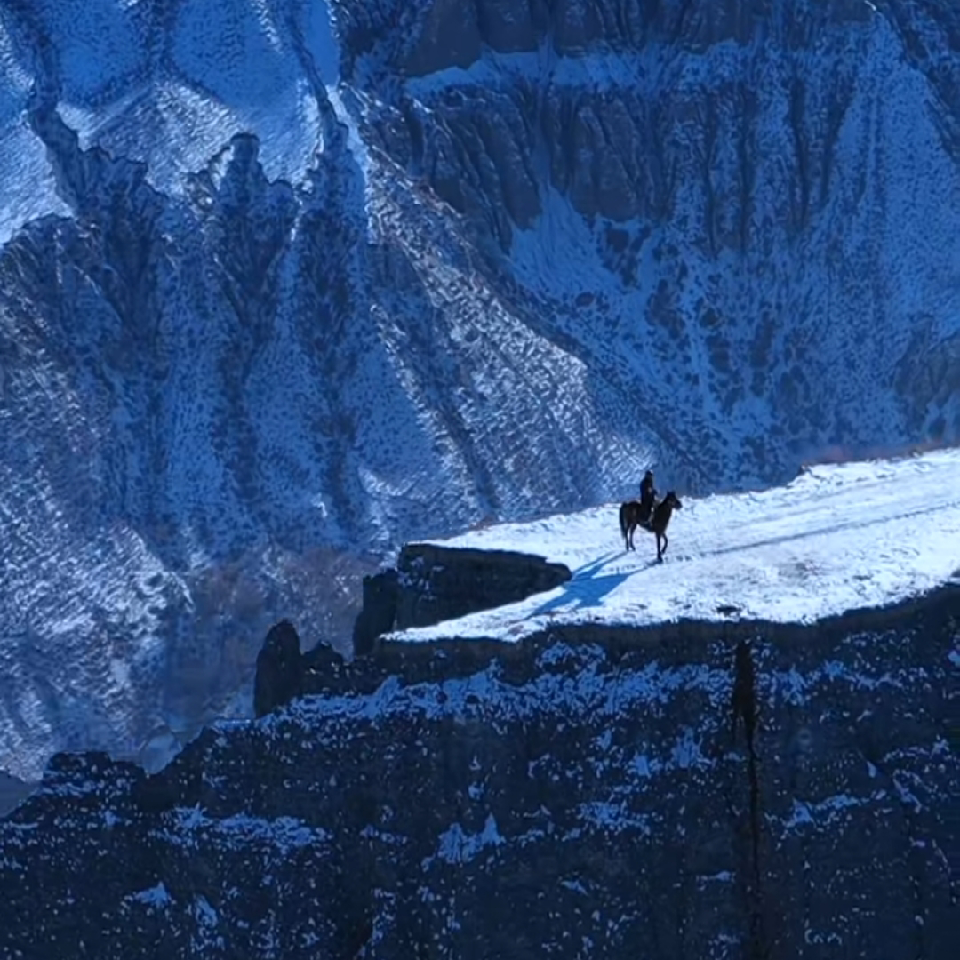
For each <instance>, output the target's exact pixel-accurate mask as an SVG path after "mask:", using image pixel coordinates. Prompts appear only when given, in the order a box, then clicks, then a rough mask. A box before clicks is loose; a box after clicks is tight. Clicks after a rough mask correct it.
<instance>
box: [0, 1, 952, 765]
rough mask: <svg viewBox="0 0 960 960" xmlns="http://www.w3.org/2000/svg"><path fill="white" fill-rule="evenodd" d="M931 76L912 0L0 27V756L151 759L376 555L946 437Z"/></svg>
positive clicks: (49, 20)
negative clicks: (279, 627)
mask: <svg viewBox="0 0 960 960" xmlns="http://www.w3.org/2000/svg"><path fill="white" fill-rule="evenodd" d="M464 11H466V13H467V15H463V14H464ZM958 52H960V8H958V7H955V6H953V5H947V4H939V5H934V4H930V3H927V2H921V0H898V2H892V0H889V2H883V0H880V2H877V3H875V4H868V3H862V2H859V0H849V2H841V3H832V4H827V5H825V4H822V3H819V2H812V0H810V2H808V0H797V2H793V0H791V2H786V0H777V2H774V3H761V2H759V0H734V2H731V3H727V4H723V5H717V4H715V3H714V2H712V0H695V2H692V3H688V2H681V0H667V2H663V3H658V4H649V3H641V2H633V0H630V2H621V0H571V2H569V3H563V4H545V3H540V2H534V3H530V4H521V5H519V6H518V5H516V4H512V3H504V2H502V0H473V2H472V3H471V4H468V5H467V6H466V7H463V6H461V5H458V4H455V3H447V2H442V0H413V2H409V0H365V2H346V0H316V2H310V3H305V2H302V0H165V2H156V3H144V2H138V3H133V2H128V0H30V2H26V0H11V2H8V3H6V4H3V5H2V7H0V178H2V182H3V191H2V195H0V243H2V244H3V246H2V249H0V544H2V555H0V667H2V680H0V770H5V771H7V772H9V773H15V774H16V775H17V776H20V777H26V778H31V777H35V776H37V775H38V774H39V771H40V770H41V769H42V767H43V764H44V763H45V761H46V759H47V758H48V757H49V756H50V754H51V753H52V752H54V751H55V750H57V749H63V748H70V749H74V748H82V747H102V748H104V749H110V750H112V751H114V752H115V753H116V754H118V755H122V756H130V757H137V758H141V759H143V758H147V759H148V760H149V763H150V765H155V764H156V763H159V762H161V761H162V759H163V758H165V757H167V756H169V754H170V753H171V752H173V751H175V750H176V749H178V747H179V744H180V743H182V742H183V741H185V740H187V739H189V738H190V736H192V735H193V733H194V732H195V731H196V730H197V729H198V727H199V726H200V725H201V724H202V723H203V722H205V721H207V720H209V719H210V718H212V717H216V716H222V715H225V714H227V715H237V714H243V713H244V712H246V711H247V710H248V706H249V684H250V679H251V674H252V668H253V661H254V658H255V655H256V651H257V649H258V647H259V645H260V643H261V642H262V640H263V636H264V633H265V631H266V629H267V628H268V626H269V625H270V624H271V623H273V622H275V621H276V620H277V619H279V618H280V617H284V616H286V617H290V618H292V619H293V620H295V621H296V623H297V625H298V628H299V629H300V631H301V636H303V637H304V639H305V641H306V642H308V643H312V642H313V641H315V640H318V639H321V638H323V639H326V640H329V641H330V642H332V643H334V644H337V645H339V646H340V647H341V649H345V648H346V646H347V642H348V636H349V632H350V624H351V623H352V618H353V614H354V613H355V612H356V608H357V588H358V584H359V582H360V578H361V576H362V574H363V573H365V572H367V571H370V570H373V569H375V568H376V565H377V563H378V562H379V560H380V559H381V558H382V557H383V556H384V555H386V554H389V552H390V551H391V550H393V549H395V548H396V547H397V546H398V545H399V544H401V543H402V542H404V541H407V540H411V539H417V538H424V537H434V536H446V535H449V534H451V533H454V532H456V531H458V530H463V529H466V528H468V527H470V526H471V525H472V524H475V523H478V522H481V521H487V520H495V521H523V520H530V519H532V518H535V517H538V516H542V515H543V514H545V513H565V514H569V513H576V512H577V511H581V510H583V509H585V508H589V507H593V506H595V505H597V504H602V503H609V502H611V501H614V500H616V499H618V498H620V497H622V496H625V495H626V494H627V493H628V492H630V491H633V490H635V489H636V482H637V478H638V476H639V474H640V473H641V472H642V470H643V468H644V467H645V466H647V465H648V464H649V463H651V462H652V463H655V464H656V465H657V468H658V472H659V474H660V475H661V476H662V477H663V478H664V479H665V480H666V478H670V481H669V482H670V483H671V485H675V486H677V487H678V488H681V489H683V490H685V491H687V492H689V493H691V494H697V495H705V494H708V493H710V492H718V491H729V490H738V489H739V490H742V489H747V488H756V487H759V486H763V485H769V484H771V483H782V482H784V481H785V480H787V479H789V478H790V477H792V476H793V475H794V474H795V472H796V469H797V467H798V465H799V464H800V463H801V462H803V461H805V460H807V459H810V458H814V457H817V456H819V455H821V454H822V453H823V452H824V451H825V450H829V451H832V452H833V453H836V454H838V455H843V456H852V455H863V454H865V453H872V454H877V453H881V452H889V451H894V450H900V449H902V448H903V447H904V446H905V445H910V444H914V443H924V442H932V443H949V442H953V441H955V440H956V439H957V437H958V436H960V260H958V255H957V247H956V243H955V238H956V236H958V235H960V175H958V157H960V113H958V107H957V104H958V103H960V96H958V91H960V56H958ZM691 509H692V510H693V516H694V517H696V516H698V511H700V510H701V509H706V508H705V507H701V505H700V504H699V503H697V504H695V505H692V507H691ZM692 522H693V520H689V519H685V516H684V517H680V518H678V519H677V521H676V523H677V528H676V529H677V533H678V534H682V531H683V529H684V524H685V523H687V524H689V523H692ZM675 549H676V550H677V555H678V556H679V555H682V552H683V551H685V550H686V548H685V547H684V546H683V544H682V540H678V541H677V543H676V545H675ZM668 566H669V564H668ZM661 575H662V574H660V573H658V574H657V576H661Z"/></svg>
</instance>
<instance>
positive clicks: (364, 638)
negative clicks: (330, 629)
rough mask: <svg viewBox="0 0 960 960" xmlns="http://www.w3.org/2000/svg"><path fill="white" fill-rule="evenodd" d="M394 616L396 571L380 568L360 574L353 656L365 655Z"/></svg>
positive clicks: (391, 623) (385, 631) (390, 623)
mask: <svg viewBox="0 0 960 960" xmlns="http://www.w3.org/2000/svg"><path fill="white" fill-rule="evenodd" d="M396 619H397V571H396V570H395V569H389V570H383V571H381V572H380V573H377V574H375V575H374V576H372V577H371V576H367V577H364V578H363V609H362V610H361V611H360V613H359V614H358V616H357V622H356V624H355V625H354V628H353V653H354V656H357V657H363V656H366V655H367V654H368V653H370V651H371V650H372V649H373V643H374V641H375V640H376V638H377V637H379V636H380V635H381V634H384V633H389V632H390V631H391V630H392V629H393V625H394V623H395V622H396Z"/></svg>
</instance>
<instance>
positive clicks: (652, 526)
mask: <svg viewBox="0 0 960 960" xmlns="http://www.w3.org/2000/svg"><path fill="white" fill-rule="evenodd" d="M682 507H683V504H682V503H681V502H680V500H679V499H678V498H677V495H676V493H674V492H673V490H671V491H670V492H669V493H668V494H667V495H666V496H665V497H664V498H663V499H662V500H661V501H660V502H659V503H658V504H657V505H656V506H655V507H654V508H653V515H652V516H651V517H650V519H649V520H647V519H646V518H644V516H643V513H644V512H645V511H644V510H643V507H642V506H641V504H640V501H639V500H628V501H627V502H626V503H621V504H620V535H621V536H622V537H623V545H624V546H625V547H626V548H627V550H636V549H637V548H636V547H635V546H634V545H633V532H634V530H636V529H637V527H642V528H643V529H644V530H646V531H648V532H649V533H652V534H654V535H655V536H656V538H657V563H663V555H664V554H665V553H666V552H667V547H668V546H669V545H670V540H669V539H668V537H667V526H668V525H669V523H670V517H671V516H672V514H673V511H674V508H676V509H678V510H679V509H681V508H682ZM661 540H662V541H663V547H662V548H661V547H660V541H661Z"/></svg>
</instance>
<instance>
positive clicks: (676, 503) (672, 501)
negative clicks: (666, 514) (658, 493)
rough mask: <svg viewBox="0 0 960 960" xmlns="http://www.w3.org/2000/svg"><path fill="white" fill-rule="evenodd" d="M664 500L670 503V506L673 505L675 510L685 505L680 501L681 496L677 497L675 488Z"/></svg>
mask: <svg viewBox="0 0 960 960" xmlns="http://www.w3.org/2000/svg"><path fill="white" fill-rule="evenodd" d="M663 502H664V503H669V504H670V506H671V507H673V508H674V509H675V510H680V509H681V508H682V507H683V504H682V503H681V502H680V500H679V498H678V497H677V495H676V493H675V492H674V491H673V490H671V491H670V492H669V493H668V494H667V495H666V496H665V497H664V498H663Z"/></svg>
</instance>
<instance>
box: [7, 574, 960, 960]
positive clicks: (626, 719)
mask: <svg viewBox="0 0 960 960" xmlns="http://www.w3.org/2000/svg"><path fill="white" fill-rule="evenodd" d="M284 631H292V628H290V627H289V626H288V625H287V626H284V625H278V627H277V631H275V634H274V645H276V643H277V634H278V633H280V634H282V633H283V632H284ZM293 640H294V646H295V647H296V646H298V644H297V643H296V638H295V636H294V638H293ZM958 662H960V590H958V588H957V587H956V586H945V587H943V588H941V589H939V590H937V591H934V592H932V593H931V594H929V595H927V596H925V597H922V598H919V599H916V600H913V601H910V602H907V603H903V604H900V605H898V606H895V607H891V608H889V609H883V610H870V611H858V612H853V613H850V614H847V615H845V616H841V617H837V618H835V619H832V620H829V621H824V622H822V623H820V624H816V625H813V626H789V625H778V624H773V623H763V622H751V623H748V622H740V621H730V622H725V623H677V624H662V625H660V626H657V627H655V628H636V627H628V626H622V627H617V626H612V625H591V626H582V627H565V628H562V629H553V630H548V631H546V632H544V633H542V634H540V635H537V636H533V637H530V638H527V639H525V640H524V641H523V642H521V643H518V644H516V645H503V644H495V643H492V642H491V643H484V642H478V643H466V642H464V641H456V640H453V641H450V642H449V643H446V644H437V645H421V646H414V645H411V644H404V643H397V642H389V641H379V642H376V643H374V644H373V645H372V648H371V652H370V653H369V654H368V655H367V656H366V657H362V658H359V659H357V660H355V661H352V662H345V661H343V660H342V659H341V658H340V657H339V655H338V654H336V653H335V652H333V651H332V650H329V649H328V650H326V651H323V650H319V651H317V652H316V654H314V655H313V656H312V657H311V658H310V661H309V663H306V664H304V666H305V667H306V668H307V669H306V670H305V672H304V675H303V678H302V684H303V689H304V691H305V692H306V695H305V696H301V697H298V698H296V699H294V700H293V701H292V702H290V703H289V704H288V705H287V706H285V707H280V708H278V709H277V710H275V711H274V712H272V713H270V714H269V715H267V716H264V717H262V718H261V719H259V720H257V721H253V722H231V723H222V724H219V725H216V726H214V727H213V728H211V729H208V730H207V731H205V732H204V733H203V734H202V735H201V736H200V737H199V738H198V739H197V740H195V741H194V742H193V743H192V744H190V745H189V746H188V747H187V748H186V749H185V750H184V751H183V752H182V753H181V754H180V755H179V756H178V757H177V758H176V759H175V760H174V761H173V762H172V763H171V764H170V765H169V766H168V767H167V768H165V769H164V770H162V771H160V772H159V773H157V774H154V775H152V776H147V775H145V774H144V773H143V771H142V770H140V769H139V768H137V767H135V766H132V765H129V764H125V763H115V762H112V761H111V760H109V759H108V758H107V757H105V756H104V755H100V754H86V755H79V756H78V755H63V754H60V755H58V756H56V757H55V758H54V759H53V761H52V762H51V765H50V768H49V769H48V771H47V774H46V778H45V781H44V785H43V788H42V789H41V791H40V792H39V793H38V794H37V795H35V796H34V797H32V798H30V799H29V800H28V801H27V802H26V803H24V804H23V805H22V806H21V807H20V808H18V809H17V810H16V811H15V812H14V813H13V814H11V815H10V816H9V817H8V818H6V819H5V820H3V821H0V850H2V854H0V955H3V956H10V957H12V958H24V960H29V958H38V960H39V958H44V960H46V958H48V957H50V956H54V955H58V951H62V952H64V953H69V954H70V955H71V956H96V957H97V958H101V960H106V958H111V957H118V958H119V957H129V956H131V955H144V956H147V955H149V956H154V957H187V956H196V955H198V952H202V955H203V956H204V957H231V958H232V957H236V958H241V957H242V958H245V960H247V958H261V957H263V958H267V957H280V956H282V957H284V958H285V960H287V958H298V957H303V958H308V957H309V958H316V957H349V958H354V957H364V958H371V957H377V958H396V960H401V958H403V960H408V958H410V957H444V958H446V957H450V958H452V957H463V956H470V957H484V958H485V957H490V958H494V957H500V958H526V957H530V958H533V957H543V956H556V957H570V958H575V957H593V956H603V957H611V958H620V957H623V958H631V960H635V958H638V957H643V958H663V960H667V958H670V960H676V958H690V960H694V958H695V960H701V958H705V957H711V958H721V957H723V958H726V957H729V958H740V957H742V958H751V960H753V958H761V957H762V958H788V957H790V958H792V957H804V958H810V957H814V958H818V957H838V956H845V957H847V956H849V957H853V956H858V957H859V956H862V957H884V958H890V960H899V958H904V960H905V958H910V960H915V958H924V960H938V958H946V957H947V956H948V955H951V956H952V948H951V943H952V936H951V931H952V930H953V931H955V925H954V923H953V921H954V920H955V917H956V898H957V893H958V888H957V882H956V874H954V875H953V879H952V881H951V875H950V864H951V863H952V864H954V865H955V864H956V862H957V840H958V838H957V835H956V831H955V826H952V825H951V820H950V810H951V809H952V805H953V804H955V798H956V796H957V791H958V786H960V776H958V773H960V769H958V763H957V758H956V754H955V753H954V752H953V751H952V748H951V746H950V736H951V734H950V729H949V727H948V723H949V718H950V717H951V716H953V715H954V713H955V711H956V696H955V693H954V690H955V678H956V669H957V664H958Z"/></svg>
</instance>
